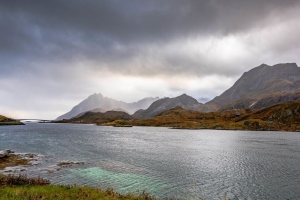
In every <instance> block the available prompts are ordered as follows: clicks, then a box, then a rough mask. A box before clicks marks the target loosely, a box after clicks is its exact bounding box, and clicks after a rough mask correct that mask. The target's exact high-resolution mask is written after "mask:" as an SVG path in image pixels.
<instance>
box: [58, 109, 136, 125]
mask: <svg viewBox="0 0 300 200" xmlns="http://www.w3.org/2000/svg"><path fill="white" fill-rule="evenodd" d="M131 119H134V118H133V117H132V116H131V115H129V114H128V113H126V112H122V111H107V112H105V113H101V112H87V113H85V114H83V115H82V116H80V117H75V118H72V119H68V120H60V121H56V123H80V124H98V125H100V124H104V123H110V122H113V121H115V120H131Z"/></svg>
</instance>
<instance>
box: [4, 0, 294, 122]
mask: <svg viewBox="0 0 300 200" xmlns="http://www.w3.org/2000/svg"><path fill="white" fill-rule="evenodd" d="M299 10H300V1H299V0H286V1H283V0H271V1H270V0H163V1H160V0H157V1H153V0H100V1H98V0H80V1H79V0H49V1H46V0H45V1H43V0H2V1H0V60H1V62H0V85H1V87H0V97H1V98H0V99H1V100H0V112H2V111H3V110H5V109H6V110H7V112H10V111H11V110H12V111H14V110H15V111H16V113H25V115H26V116H33V114H31V112H32V110H36V114H35V116H37V115H39V116H49V113H51V114H50V115H51V117H53V118H55V117H57V116H58V115H60V114H63V113H64V112H66V111H67V110H68V109H71V107H72V106H74V105H75V104H76V103H78V102H79V101H81V100H83V99H84V98H86V96H88V95H89V94H92V93H95V92H97V93H98V92H102V91H106V92H107V93H109V94H110V95H115V96H116V97H115V98H118V99H119V100H123V99H122V98H124V96H130V97H132V98H133V100H139V98H143V97H145V96H157V95H160V96H172V95H175V94H176V95H177V94H178V95H179V94H180V93H186V92H187V93H189V94H193V96H194V97H195V98H201V97H205V98H209V99H211V98H213V97H214V96H215V95H218V94H220V93H221V92H222V91H224V90H225V89H227V88H228V87H230V85H232V84H233V82H234V81H235V80H236V79H237V78H238V76H240V75H241V74H242V73H243V72H244V71H247V70H249V69H251V68H252V67H255V66H258V65H260V64H261V63H267V64H275V63H277V62H298V64H299V62H300V58H299V54H300V40H299V39H298V38H299V37H298V35H299V34H298V33H299V32H300V13H299ZM124 77H125V78H124ZM106 81H107V82H106ZM108 85H109V87H107V86H108ZM139 87H141V88H139ZM145 88H146V89H145ZM20 89H21V90H20ZM118 89H119V90H118ZM110 90H111V91H110ZM113 90H116V91H113ZM186 90H189V91H186ZM128 91H129V92H132V94H131V95H128ZM135 91H139V92H140V93H139V94H136V93H134V92H135ZM145 91H149V92H145ZM110 97H113V96H110ZM26 102H27V103H26ZM53 102H54V103H53ZM57 104H59V105H57ZM1 109H2V110H1ZM54 111H55V112H54ZM40 113H43V114H40ZM0 114H1V113H0ZM25 115H24V116H25ZM14 116H15V115H14Z"/></svg>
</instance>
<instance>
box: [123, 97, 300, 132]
mask: <svg viewBox="0 0 300 200" xmlns="http://www.w3.org/2000/svg"><path fill="white" fill-rule="evenodd" d="M125 124H127V125H134V126H162V127H174V128H187V129H228V130H275V131H276V130H281V131H299V130H300V101H288V102H284V103H280V104H276V105H273V106H271V107H268V108H263V109H260V110H255V111H252V112H251V110H250V109H246V110H245V109H244V110H229V111H222V112H209V113H201V112H198V111H192V110H185V109H183V108H181V107H176V108H173V109H170V110H167V111H163V112H161V113H160V114H158V115H156V116H154V117H152V118H149V119H140V120H138V119H135V120H133V121H130V122H126V123H125Z"/></svg>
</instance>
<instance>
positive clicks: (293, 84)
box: [206, 63, 300, 110]
mask: <svg viewBox="0 0 300 200" xmlns="http://www.w3.org/2000/svg"><path fill="white" fill-rule="evenodd" d="M299 88H300V68H299V67H298V66H297V65H296V64H295V63H286V64H277V65H274V66H268V65H266V64H262V65H260V66H258V67H256V68H253V69H251V70H250V71H248V72H245V73H244V74H243V75H242V76H241V78H239V79H238V80H237V81H236V82H235V84H234V85H233V86H232V87H231V88H229V89H228V90H226V91H225V92H224V93H223V94H221V95H220V96H218V97H216V98H214V99H213V100H212V101H210V102H208V103H206V105H208V106H209V107H210V108H211V109H212V110H218V109H220V108H221V107H224V106H227V105H228V104H232V103H233V102H235V103H236V104H237V105H238V104H239V106H241V105H242V104H243V102H242V101H245V102H244V104H245V107H247V106H246V105H248V104H249V105H251V104H253V103H254V102H256V101H257V100H259V99H261V98H265V97H266V96H267V95H271V94H275V93H283V92H288V91H295V90H297V89H299ZM249 105H248V106H249Z"/></svg>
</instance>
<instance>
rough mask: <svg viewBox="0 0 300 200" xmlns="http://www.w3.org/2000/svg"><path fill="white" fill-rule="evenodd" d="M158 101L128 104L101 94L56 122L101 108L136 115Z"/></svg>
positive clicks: (76, 107)
mask: <svg viewBox="0 0 300 200" xmlns="http://www.w3.org/2000/svg"><path fill="white" fill-rule="evenodd" d="M158 99H159V98H158V97H155V98H152V97H148V98H144V99H142V100H139V101H137V102H133V103H126V102H123V101H117V100H115V99H112V98H108V97H104V96H103V95H102V94H101V93H99V94H96V93H95V94H93V95H91V96H89V97H88V98H87V99H85V100H83V101H82V102H80V103H79V104H78V105H76V106H75V107H73V108H72V109H71V111H69V112H67V113H66V114H63V115H61V116H59V117H58V118H57V119H56V120H62V119H70V118H72V117H75V116H77V115H78V114H80V113H83V112H86V111H90V110H93V109H96V108H98V109H100V108H101V109H103V110H104V111H107V110H116V109H117V110H120V109H122V110H123V111H126V112H128V113H134V112H135V111H136V110H139V109H146V108H148V107H149V106H150V104H151V103H152V102H154V101H156V100H158Z"/></svg>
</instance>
